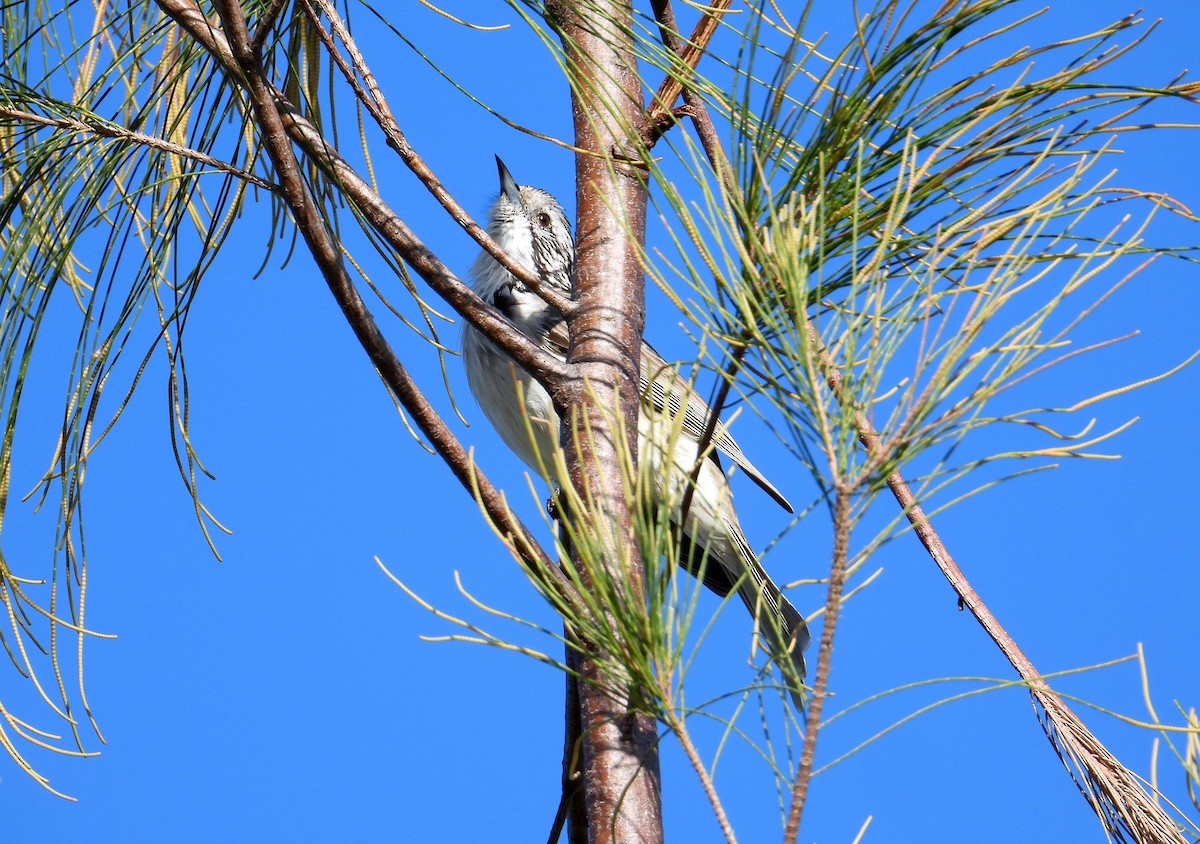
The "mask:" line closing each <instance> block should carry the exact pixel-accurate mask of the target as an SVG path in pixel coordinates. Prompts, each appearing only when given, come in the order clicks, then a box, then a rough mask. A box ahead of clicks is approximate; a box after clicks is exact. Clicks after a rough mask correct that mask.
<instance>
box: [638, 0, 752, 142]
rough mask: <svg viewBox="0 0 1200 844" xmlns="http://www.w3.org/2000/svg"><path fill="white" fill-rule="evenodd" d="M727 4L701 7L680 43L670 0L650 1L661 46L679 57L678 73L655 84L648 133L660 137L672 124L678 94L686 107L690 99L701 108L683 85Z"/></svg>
mask: <svg viewBox="0 0 1200 844" xmlns="http://www.w3.org/2000/svg"><path fill="white" fill-rule="evenodd" d="M730 3H731V0H715V2H713V3H712V4H711V5H709V6H707V7H705V8H704V10H703V11H702V12H701V14H700V20H698V21H696V26H695V28H694V29H693V30H692V34H691V36H690V37H689V38H688V39H687V41H684V40H683V39H682V38H681V37H680V35H679V25H678V23H677V22H676V20H675V10H674V9H673V8H672V7H671V4H670V0H651V3H650V5H651V6H652V7H653V9H654V17H655V19H657V21H658V31H659V35H660V37H661V38H662V41H663V45H664V46H665V47H666V48H667V49H668V50H670V51H671V52H672V53H674V54H675V55H677V56H679V72H678V73H669V74H667V76H666V78H664V79H663V81H662V82H661V83H660V84H659V86H658V90H657V91H655V93H654V98H653V99H652V100H651V103H650V113H649V116H648V123H649V125H650V126H651V127H652V129H651V131H654V132H656V134H662V132H663V131H666V129H667V128H668V127H669V126H670V125H671V124H672V123H674V122H675V117H674V114H673V113H672V107H673V106H674V105H675V100H677V99H678V98H679V95H680V94H683V101H684V103H685V104H686V105H687V106H688V107H689V108H693V107H694V103H693V102H692V101H691V100H698V101H699V102H700V104H701V106H703V103H704V101H703V100H701V99H700V98H699V97H696V96H695V94H694V92H693V90H692V88H691V86H690V85H688V84H687V83H688V81H689V80H690V79H691V78H692V74H693V73H695V71H696V66H697V65H699V64H700V59H701V58H702V57H703V55H704V51H705V50H706V49H707V48H708V42H709V41H711V40H712V37H713V35H715V34H716V32H717V26H718V24H720V22H721V18H722V17H723V16H724V14H725V13H726V12H727V11H728V10H729V6H730ZM710 125H711V124H710ZM660 127H661V128H660ZM650 143H653V141H650Z"/></svg>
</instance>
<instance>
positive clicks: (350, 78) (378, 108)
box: [302, 0, 575, 316]
mask: <svg viewBox="0 0 1200 844" xmlns="http://www.w3.org/2000/svg"><path fill="white" fill-rule="evenodd" d="M302 2H303V3H304V8H305V10H306V11H307V12H308V15H309V18H310V19H311V20H312V22H313V26H314V27H315V28H316V30H317V35H318V37H319V38H320V39H321V41H322V43H323V44H324V45H325V48H326V50H328V52H329V55H330V56H331V57H332V58H333V61H334V63H335V64H336V65H337V66H338V69H339V70H340V71H341V72H342V76H343V77H344V78H345V80H346V82H347V84H349V85H350V89H351V90H352V91H353V92H354V95H355V96H356V97H357V98H358V100H359V102H361V103H362V104H363V106H365V107H366V109H367V112H368V113H369V114H370V115H371V117H372V118H374V120H375V122H376V124H377V125H378V126H379V128H380V129H381V130H382V131H383V135H384V138H385V139H386V140H387V145H388V146H389V147H391V148H392V149H393V150H395V151H396V154H397V155H399V156H400V158H401V160H402V161H404V163H405V164H406V165H408V168H409V169H410V170H412V172H413V174H414V175H415V176H416V177H417V178H418V179H420V181H421V184H423V185H425V187H426V188H427V189H428V190H429V192H430V193H431V194H433V196H434V198H435V199H436V200H437V201H438V202H439V203H441V205H442V207H443V208H445V209H446V211H447V212H449V214H450V216H451V217H453V218H454V221H455V222H456V223H458V224H459V225H460V226H462V227H463V229H464V230H465V231H466V232H467V234H469V235H470V236H471V237H472V238H473V239H474V240H475V242H476V243H478V244H479V245H480V246H481V247H483V249H484V250H486V251H487V253H488V254H489V255H491V256H492V257H493V258H495V259H496V260H497V261H498V262H499V263H500V265H501V266H502V267H504V268H505V269H506V270H508V271H509V272H510V273H512V274H513V275H514V276H515V277H516V278H517V279H518V280H520V281H521V282H522V283H523V284H525V285H526V286H527V287H529V289H530V290H532V291H533V292H534V293H536V294H537V295H538V296H540V297H541V298H542V299H544V300H545V301H546V303H547V304H549V305H550V306H551V307H552V308H554V309H555V310H557V311H558V312H559V313H561V314H562V315H563V316H569V315H570V314H571V313H572V311H573V310H574V308H575V303H574V301H572V300H571V299H570V298H569V297H567V296H564V295H563V294H562V293H560V292H559V291H558V290H557V289H556V288H555V287H554V286H553V285H551V284H549V283H547V282H545V281H543V280H542V279H541V278H539V277H538V275H537V273H535V272H533V271H532V270H530V269H529V268H528V267H526V266H525V265H524V264H521V263H520V262H518V261H516V260H515V259H514V258H513V257H512V256H511V255H509V254H508V253H507V252H505V251H504V250H503V249H501V248H500V245H499V244H498V243H496V241H494V240H492V238H491V236H490V235H489V234H488V233H487V231H486V230H485V229H483V228H482V227H481V226H480V225H479V224H478V223H476V222H475V220H474V219H472V218H471V215H470V214H468V213H467V211H466V209H464V208H463V207H462V206H461V205H459V203H458V200H456V199H455V198H454V197H453V196H452V195H451V194H450V192H449V191H448V190H446V186H445V185H443V184H442V182H441V180H440V179H439V178H438V177H437V176H436V175H434V173H433V171H432V170H431V169H429V166H428V165H427V164H426V163H425V160H424V159H423V158H421V156H420V155H419V154H418V153H417V151H416V150H414V149H413V148H412V146H411V145H410V144H409V143H408V139H407V138H406V137H405V136H404V132H403V131H401V129H400V124H399V123H398V122H397V121H396V117H395V115H394V114H393V113H392V110H391V108H389V107H388V104H387V100H386V99H385V98H384V96H383V91H382V90H381V89H380V87H379V85H378V83H377V82H376V81H375V76H374V74H372V73H371V69H370V68H369V67H368V66H367V63H366V60H365V59H364V58H363V56H362V53H361V52H359V49H358V46H357V45H356V44H355V43H354V39H353V38H352V37H351V35H350V31H349V29H348V28H347V27H346V24H345V22H344V21H342V19H341V17H340V16H339V15H338V14H337V9H336V8H335V7H334V5H333V3H332V2H331V0H312V2H315V3H316V4H317V5H318V6H320V7H321V11H322V12H323V13H324V15H325V17H326V18H328V19H329V25H330V28H331V29H332V30H333V34H334V35H336V36H337V38H338V40H339V41H341V42H342V44H343V45H344V46H345V48H346V52H347V53H348V54H349V56H350V62H351V64H352V65H353V69H351V67H350V66H349V65H347V63H346V60H345V58H343V56H342V54H341V53H340V52H339V51H338V49H337V45H336V44H335V43H334V41H333V39H332V37H330V34H329V33H328V32H326V31H325V28H324V27H322V26H321V19H320V16H319V15H317V14H316V12H315V11H314V10H313V8H312V6H311V5H310V4H309V0H302ZM356 74H357V75H356ZM358 77H362V82H361V83H360V82H359V80H358ZM364 86H365V87H364Z"/></svg>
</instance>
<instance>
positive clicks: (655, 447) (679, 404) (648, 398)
mask: <svg viewBox="0 0 1200 844" xmlns="http://www.w3.org/2000/svg"><path fill="white" fill-rule="evenodd" d="M496 165H497V169H498V171H499V176H500V194H499V196H498V197H497V198H496V200H495V202H494V203H493V204H492V206H491V209H490V212H489V214H488V221H487V233H488V234H489V235H490V236H491V238H492V239H493V240H494V241H495V242H496V243H497V244H498V245H499V246H500V247H501V248H502V249H503V250H504V251H505V252H506V253H507V254H508V255H509V256H510V257H512V258H513V259H514V260H515V261H517V262H518V263H519V264H521V265H523V266H524V267H526V268H528V269H529V270H531V271H532V272H533V273H534V274H536V275H537V277H538V278H539V279H540V280H541V282H542V283H543V284H547V285H552V286H553V287H555V288H556V289H558V290H559V291H561V292H562V293H563V294H565V295H567V296H570V294H571V291H572V289H573V288H572V284H573V282H572V271H573V268H574V263H575V242H574V239H573V237H572V234H571V224H570V222H569V221H568V220H567V216H566V213H565V212H564V211H563V208H562V206H561V205H560V204H559V202H558V201H557V200H556V199H555V198H554V196H552V195H551V194H550V193H548V192H546V191H544V190H541V189H540V188H536V187H532V186H529V185H518V184H517V182H516V180H515V179H514V178H513V176H512V174H511V173H510V172H509V170H508V168H507V167H506V166H505V165H504V162H503V161H502V160H501V159H500V157H499V156H496ZM469 280H470V282H471V286H472V288H473V289H474V291H475V293H476V294H477V295H478V296H479V297H480V298H481V299H483V300H484V301H485V302H487V303H488V304H490V305H491V306H492V307H494V308H495V309H496V310H497V311H499V312H500V313H501V314H502V315H503V316H504V317H505V318H507V320H508V321H509V322H510V323H511V324H512V325H513V327H514V328H515V329H517V330H518V331H520V332H521V333H522V334H524V335H525V336H526V337H527V338H529V339H530V340H531V341H533V342H534V343H535V344H536V345H538V346H539V347H540V348H542V349H544V350H545V351H547V352H549V353H551V354H553V355H555V356H556V357H558V358H559V359H561V360H564V361H565V360H566V354H567V340H568V336H567V327H566V321H565V319H564V318H563V316H562V314H561V313H559V311H557V310H556V309H554V308H552V307H551V306H550V305H549V304H547V303H546V302H545V301H544V300H543V299H542V298H541V297H540V296H538V295H537V294H536V293H534V292H533V290H531V289H529V287H528V286H527V285H525V284H523V283H522V282H521V281H520V280H519V279H517V278H516V277H515V276H513V274H512V273H510V272H509V271H508V270H507V269H505V268H504V267H503V266H502V265H501V264H500V262H499V261H497V260H496V259H495V258H494V257H493V256H492V255H491V254H490V253H489V252H487V251H486V250H481V251H480V254H479V257H478V258H477V259H476V260H475V263H474V264H473V265H472V267H471V270H470V274H469ZM462 357H463V365H464V368H465V370H466V376H467V383H468V385H469V386H470V389H471V393H472V394H473V395H474V397H475V399H476V401H477V402H478V403H479V406H480V407H481V409H482V410H483V412H484V415H485V416H486V417H487V418H488V421H489V422H491V424H492V426H493V427H494V428H495V429H496V431H497V433H498V434H499V435H500V438H501V439H502V440H503V441H504V443H505V445H507V446H508V448H509V449H510V450H512V452H513V453H514V454H516V456H517V457H519V458H520V459H521V460H522V461H523V462H524V463H525V465H526V466H528V467H530V469H532V470H533V472H534V473H535V474H539V475H540V474H541V473H542V472H543V471H545V469H544V467H548V466H553V465H555V463H554V455H555V453H556V451H557V449H559V448H560V446H559V428H560V420H559V417H558V414H557V412H556V411H555V408H554V403H553V401H551V398H550V395H549V393H548V392H547V391H546V389H545V388H544V387H543V386H542V385H541V384H539V383H538V382H537V381H536V380H535V379H534V378H533V377H532V376H530V375H529V373H527V372H525V371H524V370H523V369H522V368H521V367H520V366H518V365H517V364H516V363H515V362H513V360H512V359H511V358H509V357H508V356H507V355H505V354H504V353H503V352H502V351H501V350H500V349H499V348H498V347H497V346H496V345H495V344H493V343H492V342H491V341H490V340H489V339H488V338H487V337H486V336H485V335H484V334H483V333H482V332H480V331H479V330H478V329H476V328H475V327H474V326H472V325H470V324H469V323H467V324H466V325H465V326H464V329H463V336H462ZM640 368H641V383H640V390H641V395H642V407H641V412H640V414H639V420H638V437H639V440H638V454H639V460H640V462H641V464H642V465H643V466H647V464H648V466H647V468H648V469H649V470H650V471H651V477H652V478H653V479H654V482H653V484H652V486H653V492H654V495H655V498H656V500H657V501H658V502H663V501H667V502H670V506H671V507H672V513H671V520H672V524H673V526H675V527H680V525H679V521H680V519H681V518H683V521H684V524H683V525H682V526H681V530H680V534H681V537H682V547H681V549H680V554H679V555H678V559H679V560H680V565H681V566H683V567H684V568H685V569H686V570H687V571H688V572H689V573H690V574H692V575H694V576H697V577H700V578H702V582H703V583H704V585H705V586H706V587H708V588H709V589H711V590H712V591H713V592H715V593H716V594H717V595H719V596H721V597H722V598H724V597H726V596H727V595H729V593H730V592H731V591H733V590H734V589H736V590H737V594H738V596H739V597H740V598H741V599H742V601H743V603H745V605H746V608H747V609H748V610H749V611H750V614H751V617H752V618H754V619H755V620H756V628H757V630H758V631H759V633H760V634H762V636H763V640H764V641H765V642H766V644H767V647H768V649H769V651H770V652H771V654H772V658H773V659H774V660H775V662H776V663H777V664H779V665H784V664H785V663H786V664H787V665H789V666H790V668H789V669H786V670H784V678H785V680H786V685H787V687H788V690H789V693H790V695H791V697H792V700H793V703H794V705H795V707H796V709H797V711H799V712H800V713H801V714H803V712H804V704H803V687H802V683H803V679H804V676H805V662H804V650H805V649H806V648H807V647H808V644H809V641H810V635H809V632H808V626H807V624H806V623H805V621H804V616H802V615H801V614H800V613H799V612H798V611H797V610H796V608H795V607H794V606H792V604H791V603H790V602H789V601H788V600H787V598H786V597H785V596H784V595H783V593H782V591H781V590H780V589H779V587H778V586H777V585H776V583H775V582H774V581H773V580H772V579H771V577H770V575H768V574H767V572H766V570H765V569H764V568H763V566H762V564H761V563H760V562H759V560H758V556H757V555H756V554H755V553H754V550H753V549H752V548H751V546H750V543H749V541H748V540H747V539H746V536H745V534H744V533H743V532H742V528H741V526H740V525H739V523H738V518H737V513H736V511H735V510H734V506H733V495H732V490H731V489H730V484H729V478H728V477H727V476H726V474H725V472H724V471H723V470H722V467H721V460H720V457H721V455H723V456H724V457H727V458H728V459H729V460H731V461H732V462H733V463H734V464H735V465H736V466H737V467H738V468H740V469H741V470H742V471H743V472H745V473H746V475H747V476H749V477H750V479H751V480H753V481H754V482H755V483H756V484H757V485H758V486H759V487H761V488H762V489H763V490H764V491H765V492H766V493H767V494H768V495H769V496H770V497H771V498H773V499H774V500H775V501H776V502H777V503H779V504H780V506H782V507H784V508H785V509H786V510H787V511H788V512H792V507H791V505H790V504H789V503H788V501H787V499H786V498H784V497H783V495H782V494H781V493H780V492H779V490H778V489H776V488H775V486H774V485H773V484H772V483H771V482H770V481H769V480H767V478H766V477H765V476H764V475H763V474H762V472H760V471H759V470H758V469H757V468H756V467H755V466H754V464H752V463H751V462H750V460H749V459H748V458H747V457H746V456H745V455H744V454H743V453H742V450H741V448H739V447H738V444H737V443H736V442H735V441H734V439H733V437H732V436H731V435H730V433H729V431H728V429H727V428H726V427H725V425H724V424H722V423H720V422H719V421H718V422H717V423H716V425H715V431H714V434H713V436H712V440H711V443H712V446H714V447H710V448H709V449H708V450H707V453H706V454H704V455H703V456H702V457H701V459H700V460H699V466H698V467H697V458H698V456H700V449H699V445H700V440H701V438H702V437H703V433H704V431H705V429H706V427H707V426H708V423H709V417H710V416H711V415H712V410H711V408H710V407H709V405H708V403H707V402H705V401H704V399H703V398H702V397H701V396H700V395H699V394H698V393H697V392H696V391H695V390H694V389H693V388H692V387H691V385H690V384H689V383H688V382H687V381H686V380H685V379H683V378H682V377H680V375H679V374H678V372H677V371H676V370H675V369H674V368H672V367H671V366H669V365H668V364H667V363H666V362H665V361H664V360H663V358H662V357H660V356H659V355H658V353H657V352H655V351H654V349H653V348H651V346H650V345H649V344H648V343H645V342H643V344H642V348H641V367H640ZM693 475H695V486H694V489H693V490H692V495H691V499H690V502H689V506H688V509H687V513H686V514H681V513H680V512H679V511H680V509H681V506H682V501H683V499H684V498H685V495H684V492H685V490H686V488H687V487H688V486H689V485H690V484H691V479H692V476H693Z"/></svg>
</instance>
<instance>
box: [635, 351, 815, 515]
mask: <svg viewBox="0 0 1200 844" xmlns="http://www.w3.org/2000/svg"><path fill="white" fill-rule="evenodd" d="M641 384H642V395H643V396H644V397H645V400H647V401H649V402H650V404H651V406H652V407H654V409H655V410H658V411H662V410H663V409H664V408H666V410H667V411H669V412H670V413H671V415H672V416H675V415H677V414H678V413H679V412H680V410H682V411H683V430H684V432H685V433H686V434H688V435H689V436H691V437H693V438H694V439H697V440H699V439H700V438H701V437H702V436H703V435H704V429H705V428H706V427H707V426H708V421H709V417H710V416H711V415H712V408H711V407H709V406H708V402H706V401H705V400H704V399H703V398H701V397H700V394H699V393H697V392H696V391H695V390H693V389H692V387H691V385H690V384H689V383H688V382H687V381H686V380H684V379H683V378H681V377H680V375H679V372H678V371H677V370H676V369H675V367H673V366H671V365H669V364H668V363H667V362H666V361H664V360H663V359H662V357H660V356H659V354H658V352H656V351H654V349H653V348H651V346H650V344H649V343H642V364H641ZM685 397H686V398H685ZM685 401H686V403H685ZM681 405H682V407H681ZM712 443H713V445H714V446H716V447H717V449H718V450H719V451H720V452H721V453H722V454H724V455H725V456H727V457H728V458H729V459H730V460H732V461H733V462H734V463H735V464H737V465H738V466H739V467H740V468H741V470H742V471H743V472H745V473H746V474H747V475H749V476H750V479H751V480H752V481H754V482H755V483H756V484H758V485H759V486H760V487H762V489H763V491H764V492H766V493H767V495H769V496H771V497H772V498H773V499H775V501H777V502H778V503H779V506H781V507H782V508H783V509H785V510H787V511H788V512H789V513H792V512H795V511H794V510H793V509H792V505H791V504H790V503H789V502H788V500H787V499H786V498H784V497H783V493H781V492H780V491H779V490H778V489H776V488H775V485H774V484H772V483H771V482H770V481H769V480H767V478H766V476H765V475H763V473H762V472H760V471H759V470H758V468H757V467H756V466H755V465H754V464H753V463H751V462H750V459H749V458H748V457H746V455H744V454H743V453H742V449H741V448H740V447H739V446H738V444H737V441H736V440H734V438H733V436H732V435H731V434H730V433H729V429H728V428H726V427H725V425H724V423H722V422H721V421H719V420H718V421H717V425H716V427H715V428H714V429H713V436H712Z"/></svg>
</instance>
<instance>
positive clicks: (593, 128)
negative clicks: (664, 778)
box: [547, 0, 662, 844]
mask: <svg viewBox="0 0 1200 844" xmlns="http://www.w3.org/2000/svg"><path fill="white" fill-rule="evenodd" d="M547 8H548V12H549V15H550V17H551V19H552V22H553V24H554V25H555V27H556V28H557V30H558V32H559V35H560V37H561V38H562V41H563V45H564V48H565V50H566V55H567V61H568V64H569V66H570V68H571V97H572V107H573V113H574V120H575V141H576V145H577V146H578V147H580V148H581V149H583V150H587V151H588V152H590V153H593V155H584V154H580V155H578V156H577V158H576V201H577V206H578V219H577V223H576V276H575V295H576V298H577V300H578V311H577V312H576V313H574V314H573V315H572V317H571V319H570V321H569V329H570V335H571V346H570V351H569V355H568V361H569V362H570V363H571V364H573V365H574V366H575V367H577V368H578V373H579V379H578V380H577V381H575V382H573V383H572V384H571V385H570V387H569V389H568V390H567V391H566V392H567V393H568V395H566V396H565V397H564V398H565V400H564V401H563V407H561V408H560V412H561V413H562V416H563V419H564V420H567V424H566V425H564V426H563V431H564V435H563V446H564V450H565V452H566V459H567V466H568V468H569V471H570V475H571V480H572V483H573V485H574V486H575V489H576V490H578V491H579V493H580V494H581V496H582V497H583V500H585V501H589V502H592V503H593V504H592V506H591V507H590V508H589V510H590V512H589V513H588V514H586V516H584V518H589V519H591V520H592V524H593V525H594V526H595V527H596V528H597V531H596V533H597V535H600V536H604V537H608V539H607V542H609V543H610V548H609V553H606V554H605V555H604V560H605V561H604V566H606V567H608V572H607V573H606V572H605V571H591V572H588V571H582V572H581V574H582V576H583V578H584V583H585V585H587V584H588V583H590V582H591V581H592V580H594V579H595V578H597V577H615V578H618V579H619V580H620V581H621V582H628V583H630V584H631V585H632V590H631V591H632V592H633V593H634V594H630V595H628V596H626V597H627V599H628V600H630V601H639V602H643V604H644V601H645V588H644V576H645V573H644V569H643V564H642V560H641V558H640V556H639V555H638V554H637V544H636V542H635V541H634V536H633V528H632V525H631V520H630V516H629V507H628V502H627V501H626V499H625V495H624V492H623V487H622V483H621V468H620V454H621V452H622V450H623V449H624V448H628V449H629V452H630V453H631V454H632V455H633V456H634V460H635V461H636V455H637V435H636V434H637V415H638V407H639V402H640V397H639V390H638V363H639V353H638V352H639V349H640V347H641V342H642V326H643V323H644V315H645V301H644V292H645V291H644V282H643V274H642V270H641V264H640V262H639V260H638V256H639V244H640V243H641V242H644V239H645V221H646V186H645V183H644V181H643V179H642V178H641V176H640V173H639V172H638V170H637V168H636V167H633V166H631V165H630V164H629V163H627V162H626V161H624V160H623V159H622V158H621V151H622V150H626V149H628V148H630V145H631V144H632V143H635V142H636V139H637V138H638V128H639V127H640V126H641V125H642V123H643V122H644V119H645V117H644V112H643V109H642V102H641V84H640V81H639V79H638V75H637V69H636V66H635V60H634V58H633V43H632V40H631V38H630V37H629V35H628V34H627V33H628V32H629V31H630V30H631V28H632V25H633V24H632V12H631V8H630V6H629V5H628V4H627V3H623V2H619V0H610V2H601V3H595V2H589V4H588V5H587V8H586V11H584V10H577V9H576V7H575V5H574V4H573V3H571V2H569V0H562V2H552V3H550V4H548V6H547ZM627 133H628V134H627ZM614 153H616V155H614ZM614 409H617V410H618V411H620V412H619V413H614V412H613V410H614ZM573 430H574V431H577V432H579V433H578V435H575V436H573V435H572V431H573ZM584 432H586V433H584ZM622 441H623V442H622ZM619 443H622V445H621V446H619V445H618V444H619ZM618 550H620V552H621V553H618ZM622 560H625V561H626V563H622V562H621V561H622ZM576 562H577V564H578V563H579V562H580V561H579V560H578V559H577V560H576ZM625 564H628V566H629V567H630V569H631V570H630V571H628V572H618V573H612V567H614V566H618V565H625ZM580 567H581V569H586V566H582V565H581V566H580ZM583 644H584V651H583V652H582V653H581V654H580V658H579V661H578V666H579V670H580V674H581V676H582V679H583V682H581V683H580V684H579V707H580V718H581V726H582V748H581V749H582V754H581V756H582V759H581V761H582V769H583V780H584V781H583V795H584V801H585V806H586V816H587V824H588V830H587V832H588V840H589V841H591V842H592V844H656V842H661V841H662V800H661V790H660V778H659V768H658V750H657V735H656V729H655V722H654V719H652V718H649V717H647V716H644V715H638V714H632V713H630V711H629V709H630V707H629V699H630V698H629V691H630V690H628V689H624V690H616V691H614V690H613V689H612V685H611V682H610V681H608V680H606V685H607V691H601V690H600V689H599V688H598V686H597V685H595V683H596V682H597V681H599V680H601V679H602V678H601V677H600V676H599V665H598V662H597V661H596V660H594V659H592V658H591V656H590V655H589V654H588V653H587V652H586V645H587V643H583ZM589 681H590V682H589ZM572 840H576V839H575V838H572Z"/></svg>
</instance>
